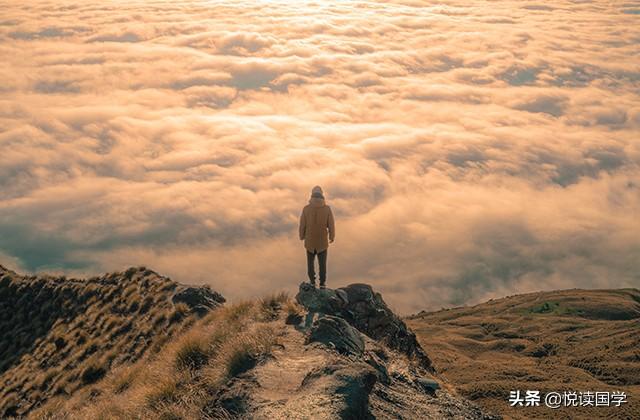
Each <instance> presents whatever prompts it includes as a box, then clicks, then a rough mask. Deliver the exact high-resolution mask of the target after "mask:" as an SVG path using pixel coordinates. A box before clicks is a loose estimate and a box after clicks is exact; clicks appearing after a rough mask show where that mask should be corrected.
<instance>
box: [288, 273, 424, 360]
mask: <svg viewBox="0 0 640 420" xmlns="http://www.w3.org/2000/svg"><path fill="white" fill-rule="evenodd" d="M296 300H297V301H298V303H300V304H301V305H302V306H304V307H305V309H307V310H308V311H309V312H317V313H321V314H328V315H332V316H336V317H340V318H343V319H344V320H346V321H347V322H348V323H349V324H351V325H352V326H353V327H355V328H356V329H357V330H358V331H360V332H362V333H364V334H366V335H367V336H369V337H370V338H372V339H374V340H378V341H381V342H384V343H385V344H386V345H388V346H389V347H391V348H392V349H395V350H398V351H400V352H402V353H404V354H406V355H407V356H409V357H411V358H414V359H416V360H417V361H418V362H419V363H420V364H421V365H422V367H424V368H426V369H428V370H430V371H433V367H432V365H431V360H429V358H428V357H427V355H426V354H425V353H424V351H423V350H422V347H420V344H419V343H418V340H417V339H416V336H415V334H414V333H413V332H412V331H410V330H409V329H408V328H407V326H406V324H405V323H404V321H402V320H401V319H400V318H399V317H398V316H397V315H395V314H394V313H393V312H392V311H391V309H389V307H388V306H387V304H386V303H385V302H384V300H383V299H382V296H381V295H380V293H376V292H374V291H373V289H372V288H371V286H369V285H368V284H351V285H349V286H346V287H341V288H338V289H335V290H333V289H316V288H315V287H313V286H312V285H310V284H309V283H302V284H301V285H300V291H299V292H298V294H297V295H296Z"/></svg>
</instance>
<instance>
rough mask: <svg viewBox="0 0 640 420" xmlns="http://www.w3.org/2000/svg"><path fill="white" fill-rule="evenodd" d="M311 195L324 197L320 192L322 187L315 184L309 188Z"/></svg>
mask: <svg viewBox="0 0 640 420" xmlns="http://www.w3.org/2000/svg"><path fill="white" fill-rule="evenodd" d="M311 197H318V198H324V194H323V193H322V188H320V186H319V185H316V186H315V187H313V189H312V190H311Z"/></svg>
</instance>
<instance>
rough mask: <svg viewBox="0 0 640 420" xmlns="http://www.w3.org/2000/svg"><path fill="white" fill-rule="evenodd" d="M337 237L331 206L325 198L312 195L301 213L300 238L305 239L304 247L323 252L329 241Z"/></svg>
mask: <svg viewBox="0 0 640 420" xmlns="http://www.w3.org/2000/svg"><path fill="white" fill-rule="evenodd" d="M327 234H328V239H330V240H331V241H332V242H333V240H334V238H335V237H336V227H335V223H334V221H333V213H331V207H329V206H328V205H326V204H325V202H324V199H322V198H317V197H312V198H311V200H309V204H307V205H306V206H305V207H304V209H302V215H300V240H302V239H304V247H305V248H306V249H307V250H308V251H311V252H313V251H314V250H315V251H318V252H322V251H324V250H325V249H327V248H329V241H328V240H327Z"/></svg>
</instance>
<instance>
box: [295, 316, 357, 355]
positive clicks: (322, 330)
mask: <svg viewBox="0 0 640 420" xmlns="http://www.w3.org/2000/svg"><path fill="white" fill-rule="evenodd" d="M313 342H318V343H323V344H325V345H327V346H329V347H331V348H334V349H335V350H337V351H338V352H339V353H341V354H352V355H356V356H362V355H363V354H364V340H363V339H362V336H361V334H360V332H359V331H358V330H356V329H355V328H353V327H352V326H351V325H349V323H348V322H347V321H345V320H344V319H342V318H338V317H335V316H331V315H324V316H322V317H320V318H318V319H317V320H316V321H315V322H314V323H313V325H312V326H311V330H310V331H309V336H308V337H307V343H313Z"/></svg>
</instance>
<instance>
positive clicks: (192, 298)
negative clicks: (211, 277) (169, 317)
mask: <svg viewBox="0 0 640 420" xmlns="http://www.w3.org/2000/svg"><path fill="white" fill-rule="evenodd" d="M171 300H172V301H173V303H174V304H175V303H180V302H182V303H184V304H186V305H187V306H189V308H191V310H192V311H193V312H195V313H197V314H198V315H204V314H206V313H207V312H209V311H210V310H211V309H214V308H216V307H218V306H220V305H222V304H223V303H224V302H225V301H226V300H225V298H224V297H223V296H222V295H221V294H220V293H218V292H214V291H213V290H211V288H210V287H209V286H201V287H191V286H182V287H180V288H179V289H178V290H177V292H176V294H175V295H173V298H172V299H171Z"/></svg>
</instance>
